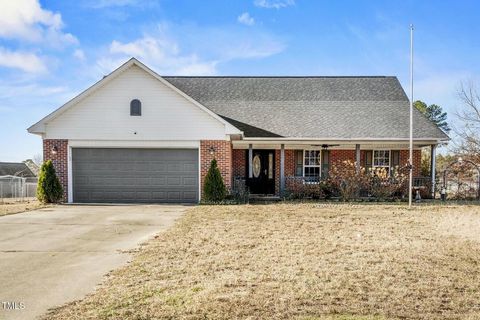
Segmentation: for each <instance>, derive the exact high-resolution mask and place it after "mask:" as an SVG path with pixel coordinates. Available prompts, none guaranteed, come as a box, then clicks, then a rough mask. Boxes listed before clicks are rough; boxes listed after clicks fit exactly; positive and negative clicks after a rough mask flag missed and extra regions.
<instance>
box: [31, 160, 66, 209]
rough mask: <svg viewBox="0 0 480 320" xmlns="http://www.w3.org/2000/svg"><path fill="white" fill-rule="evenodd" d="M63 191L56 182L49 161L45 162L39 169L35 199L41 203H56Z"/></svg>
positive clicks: (55, 176)
mask: <svg viewBox="0 0 480 320" xmlns="http://www.w3.org/2000/svg"><path fill="white" fill-rule="evenodd" d="M62 196H63V189H62V185H61V184H60V180H58V177H57V174H56V173H55V168H54V167H53V163H52V161H51V160H48V161H45V162H44V163H43V164H42V167H41V168H40V174H39V176H38V186H37V198H38V200H39V201H40V202H42V203H56V202H59V201H60V200H61V199H62Z"/></svg>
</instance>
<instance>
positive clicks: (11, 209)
mask: <svg viewBox="0 0 480 320" xmlns="http://www.w3.org/2000/svg"><path fill="white" fill-rule="evenodd" d="M47 206H48V205H45V204H42V203H41V202H40V201H38V200H36V199H30V200H25V201H14V200H9V199H3V200H2V201H1V202H0V216H6V215H9V214H14V213H20V212H25V211H31V210H36V209H41V208H45V207H47Z"/></svg>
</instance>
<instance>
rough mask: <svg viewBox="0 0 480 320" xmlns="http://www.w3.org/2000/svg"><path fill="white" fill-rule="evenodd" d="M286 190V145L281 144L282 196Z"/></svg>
mask: <svg viewBox="0 0 480 320" xmlns="http://www.w3.org/2000/svg"><path fill="white" fill-rule="evenodd" d="M284 191H285V145H284V144H283V143H282V145H281V146H280V196H283V193H284Z"/></svg>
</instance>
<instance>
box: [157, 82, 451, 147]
mask: <svg viewBox="0 0 480 320" xmlns="http://www.w3.org/2000/svg"><path fill="white" fill-rule="evenodd" d="M163 78H164V79H165V80H167V81H169V82H170V83H171V84H173V85H174V86H176V87H177V88H179V89H180V90H182V91H183V92H185V93H186V94H188V95H189V96H191V97H192V98H193V99H195V100H197V101H198V102H200V103H202V104H203V105H204V106H206V107H207V108H209V109H211V110H212V111H213V112H215V113H217V114H218V115H220V116H222V117H223V118H224V119H226V120H227V121H229V122H230V123H232V125H234V126H236V127H237V128H239V129H240V130H242V131H244V133H245V136H246V137H296V138H300V137H301V138H325V139H351V138H355V139H385V138H393V139H408V134H409V131H408V125H409V102H408V97H407V96H406V94H405V92H404V91H403V88H402V86H401V85H400V83H399V81H398V79H397V78H396V77H163ZM414 137H415V138H418V139H432V140H433V139H447V138H448V137H447V136H446V135H445V134H444V133H443V132H442V131H441V130H440V129H438V128H437V127H436V125H435V124H433V123H432V122H430V121H429V120H428V119H427V118H425V117H424V116H423V115H422V114H421V113H420V112H418V111H417V110H414Z"/></svg>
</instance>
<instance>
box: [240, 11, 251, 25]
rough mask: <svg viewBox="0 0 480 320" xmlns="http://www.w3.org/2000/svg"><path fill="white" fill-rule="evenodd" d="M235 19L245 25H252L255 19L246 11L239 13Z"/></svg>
mask: <svg viewBox="0 0 480 320" xmlns="http://www.w3.org/2000/svg"><path fill="white" fill-rule="evenodd" d="M237 21H238V22H240V23H242V24H244V25H246V26H253V25H254V24H255V19H253V17H251V16H250V14H249V13H248V12H244V13H242V14H241V15H239V16H238V18H237Z"/></svg>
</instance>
